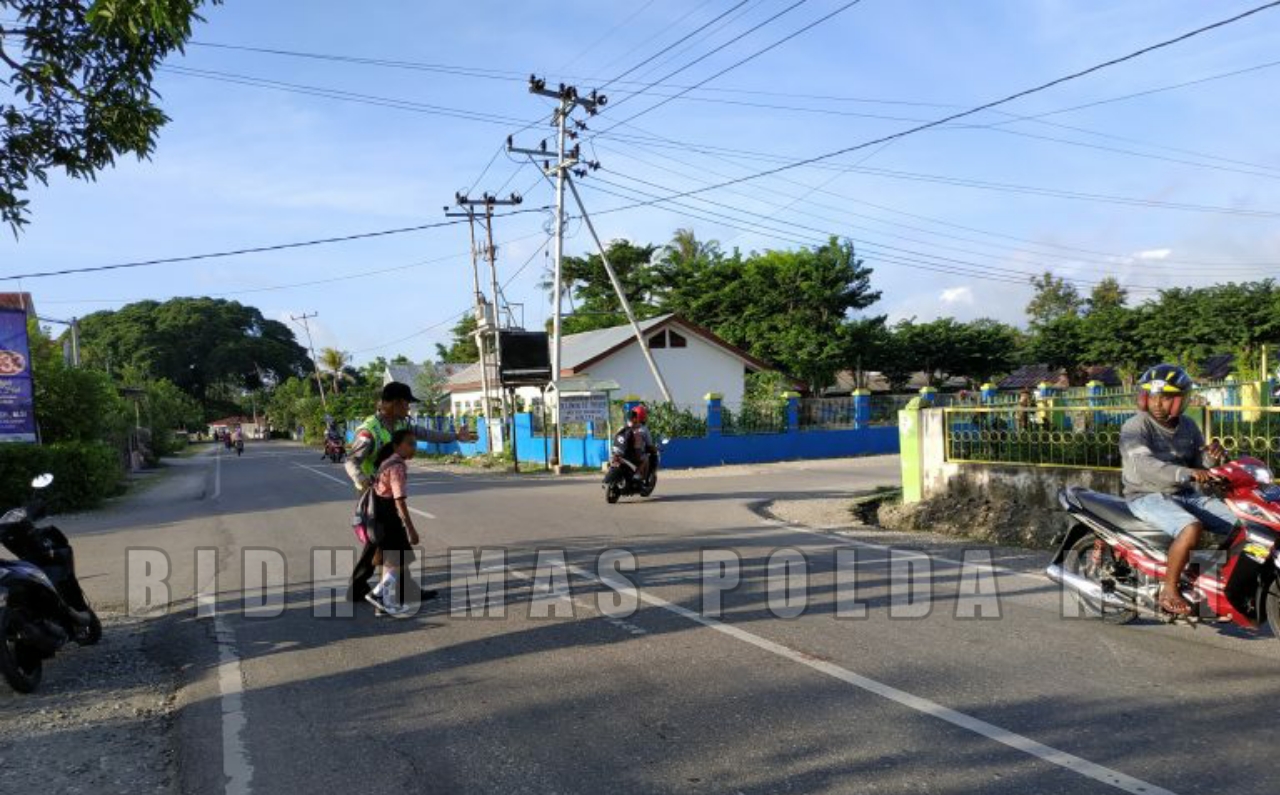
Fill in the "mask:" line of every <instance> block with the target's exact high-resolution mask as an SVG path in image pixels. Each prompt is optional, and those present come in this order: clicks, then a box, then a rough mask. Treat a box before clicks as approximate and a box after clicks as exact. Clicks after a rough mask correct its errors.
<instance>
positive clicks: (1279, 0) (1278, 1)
mask: <svg viewBox="0 0 1280 795" xmlns="http://www.w3.org/2000/svg"><path fill="white" fill-rule="evenodd" d="M1276 6H1280V0H1272V2H1269V3H1265V4H1263V5H1260V6H1257V7H1255V8H1253V9H1250V10H1249V11H1245V12H1243V13H1240V14H1237V15H1235V16H1233V17H1229V18H1227V19H1224V20H1221V21H1219V22H1214V23H1212V24H1209V25H1205V26H1203V27H1200V28H1196V29H1195V30H1192V31H1190V32H1188V33H1184V34H1182V35H1180V36H1176V37H1174V38H1172V39H1166V40H1164V41H1161V42H1158V43H1156V44H1152V45H1150V46H1147V47H1144V48H1142V49H1140V50H1136V51H1134V52H1132V53H1129V54H1127V55H1123V56H1120V57H1118V58H1112V59H1111V60H1108V61H1104V62H1102V63H1100V64H1096V65H1094V66H1090V67H1088V68H1086V69H1081V70H1079V71H1077V72H1073V73H1071V74H1068V75H1065V76H1063V77H1059V78H1056V79H1054V80H1050V81H1049V82H1047V83H1042V84H1040V85H1038V86H1035V87H1033V88H1028V89H1025V90H1023V91H1019V92H1016V93H1014V94H1010V95H1008V96H1006V97H1004V98H1002V99H997V100H994V101H991V102H987V103H985V104H982V105H978V106H977V107H974V108H970V109H969V110H965V111H961V112H959V113H953V114H950V115H948V116H944V117H943V118H940V119H937V120H935V121H932V122H927V123H925V124H920V125H917V126H915V127H911V128H908V129H906V130H900V131H898V132H895V133H891V134H889V135H884V136H880V137H878V138H873V139H870V140H867V141H863V142H862V143H858V144H854V145H852V146H847V147H843V148H841V149H836V150H835V151H832V152H827V153H825V154H821V155H815V156H813V157H807V158H803V159H800V160H795V161H791V162H788V163H784V164H783V165H780V166H777V167H776V168H771V169H766V170H764V171H760V172H757V173H754V174H748V175H745V176H742V177H738V178H735V179H732V180H729V181H727V182H721V183H717V184H714V185H709V186H707V187H703V188H698V189H696V190H692V191H685V192H681V193H676V194H672V195H670V196H666V197H658V198H655V199H653V200H651V201H650V202H648V203H647V204H646V205H642V206H652V205H655V204H658V203H661V202H663V201H670V200H672V199H679V198H684V197H687V196H693V195H696V194H700V193H706V192H708V191H712V190H716V189H718V188H724V187H727V186H729V185H735V184H738V183H741V182H748V181H751V180H756V179H760V178H761V177H767V176H772V175H774V174H778V173H781V172H784V171H790V170H792V169H796V168H800V167H802V166H808V165H812V164H815V163H820V162H822V161H825V160H830V159H831V158H833V157H839V156H840V155H845V154H849V153H851V152H856V151H859V150H861V149H866V148H868V147H871V146H875V145H877V144H881V143H885V142H886V141H894V140H898V139H901V138H905V137H907V136H909V135H913V134H915V133H918V132H922V131H924V130H928V129H932V128H934V127H939V126H942V125H944V124H948V123H950V122H953V121H955V120H957V119H962V118H965V117H968V116H972V115H974V114H977V113H981V112H982V111H985V110H990V109H992V108H995V107H998V106H1000V105H1005V104H1008V103H1009V102H1013V101H1015V100H1017V99H1021V98H1022V97H1026V96H1030V95H1031V94H1036V93H1039V92H1041V91H1045V90H1047V89H1049V88H1052V87H1054V86H1057V85H1061V84H1063V83H1066V82H1069V81H1072V80H1076V79H1079V78H1081V77H1084V76H1086V75H1089V74H1093V73H1094V72H1098V71H1100V70H1103V69H1106V68H1108V67H1111V66H1115V65H1117V64H1121V63H1124V62H1126V61H1130V60H1133V59H1135V58H1139V57H1141V56H1143V55H1146V54H1148V53H1151V52H1154V51H1155V50H1159V49H1162V48H1165V47H1169V46H1172V45H1174V44H1177V43H1179V42H1182V41H1186V40H1187V39H1190V38H1193V37H1195V36H1199V35H1201V34H1203V33H1207V32H1209V31H1212V30H1215V29H1217V28H1221V27H1223V26H1226V25H1229V24H1232V23H1234V22H1238V21H1240V20H1242V19H1245V18H1247V17H1250V16H1253V15H1254V14H1258V13H1260V12H1262V11H1266V10H1269V9H1272V8H1275V7H1276ZM1226 209H1227V208H1216V209H1215V210H1214V211H1221V210H1226ZM1272 215H1278V214H1274V213H1259V214H1258V216H1259V217H1270V216H1272Z"/></svg>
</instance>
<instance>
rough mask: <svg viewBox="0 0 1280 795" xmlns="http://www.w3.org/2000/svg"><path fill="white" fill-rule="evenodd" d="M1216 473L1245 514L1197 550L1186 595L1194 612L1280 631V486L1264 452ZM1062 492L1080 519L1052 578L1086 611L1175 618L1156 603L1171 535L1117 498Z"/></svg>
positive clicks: (1105, 616) (1112, 618) (1121, 620)
mask: <svg viewBox="0 0 1280 795" xmlns="http://www.w3.org/2000/svg"><path fill="white" fill-rule="evenodd" d="M1210 472H1211V473H1212V474H1213V475H1214V476H1215V477H1216V478H1217V483H1218V484H1219V485H1218V486H1217V487H1216V488H1217V490H1218V494H1219V496H1221V497H1222V498H1223V499H1224V500H1225V501H1226V503H1227V505H1228V506H1229V507H1230V508H1231V511H1232V513H1234V514H1235V515H1236V517H1237V519H1239V522H1238V523H1237V524H1236V526H1235V527H1234V528H1233V529H1232V531H1231V533H1230V534H1229V535H1228V536H1227V538H1226V540H1225V541H1224V542H1223V543H1222V545H1221V546H1219V548H1218V549H1217V550H1216V551H1214V552H1212V553H1209V554H1207V555H1206V554H1205V553H1199V552H1197V553H1195V554H1194V555H1193V557H1192V560H1191V562H1190V563H1189V564H1188V565H1187V568H1186V569H1185V570H1184V571H1183V575H1182V583H1181V590H1182V596H1183V598H1185V599H1186V600H1187V601H1188V602H1189V603H1190V604H1192V606H1193V612H1192V615H1191V617H1190V618H1189V620H1190V621H1192V622H1195V621H1197V620H1198V619H1199V618H1200V617H1201V616H1207V617H1212V618H1216V619H1217V620H1219V621H1232V622H1234V623H1236V624H1238V625H1240V626H1242V627H1247V628H1249V629H1257V628H1258V627H1259V626H1260V625H1262V624H1263V623H1266V624H1269V625H1270V627H1271V634H1272V635H1274V636H1275V637H1277V638H1280V579H1277V568H1278V567H1280V560H1277V557H1276V546H1277V540H1280V486H1278V485H1276V484H1275V482H1274V476H1273V475H1272V472H1271V470H1270V469H1268V468H1267V465H1266V464H1265V463H1263V462H1262V461H1259V460H1258V459H1256V458H1248V457H1242V458H1238V459H1236V460H1234V461H1231V462H1229V463H1227V464H1224V465H1222V466H1219V467H1214V468H1213V469H1211V470H1210ZM1058 500H1059V502H1060V503H1061V504H1062V507H1063V508H1064V509H1065V510H1066V511H1067V513H1068V514H1070V516H1071V518H1072V519H1073V520H1075V523H1074V524H1073V526H1072V527H1071V529H1070V530H1069V531H1068V532H1067V534H1066V537H1065V538H1063V540H1062V544H1061V547H1060V548H1059V550H1058V554H1057V555H1056V556H1055V557H1054V559H1053V563H1052V564H1051V565H1050V566H1049V568H1048V569H1047V570H1046V573H1047V574H1048V576H1049V579H1051V580H1053V581H1054V582H1057V583H1061V584H1063V585H1065V586H1066V587H1068V588H1071V589H1072V590H1073V591H1074V592H1075V595H1076V598H1077V600H1078V601H1079V603H1080V605H1081V606H1082V607H1083V609H1084V610H1085V612H1086V614H1089V615H1093V616H1096V617H1098V618H1101V619H1102V620H1103V621H1106V622H1107V623H1110V624H1127V623H1128V622H1130V621H1133V620H1134V619H1135V618H1137V617H1138V616H1139V615H1149V616H1155V617H1158V618H1159V619H1161V620H1163V621H1170V622H1171V621H1173V620H1174V618H1173V617H1172V616H1170V615H1169V614H1168V613H1165V612H1164V611H1162V610H1160V609H1159V607H1158V605H1157V601H1156V600H1157V598H1158V596H1159V593H1160V586H1161V583H1162V582H1163V580H1164V575H1165V568H1166V565H1167V559H1166V556H1167V553H1168V549H1169V544H1170V543H1171V542H1172V541H1173V539H1171V538H1170V537H1169V536H1167V535H1165V534H1164V533H1163V532H1161V531H1160V530H1158V529H1156V528H1154V527H1151V526H1150V525H1148V524H1146V523H1144V522H1142V521H1141V520H1140V519H1138V518H1137V517H1136V516H1134V515H1133V514H1132V513H1130V511H1129V506H1128V503H1126V502H1125V501H1124V500H1122V499H1120V498H1119V497H1113V496H1110V495H1106V494H1099V493H1098V492H1094V491H1089V490H1088V489H1081V488H1069V489H1064V490H1062V491H1061V492H1059V493H1058Z"/></svg>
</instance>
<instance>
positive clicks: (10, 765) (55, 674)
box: [0, 455, 209, 795]
mask: <svg viewBox="0 0 1280 795" xmlns="http://www.w3.org/2000/svg"><path fill="white" fill-rule="evenodd" d="M208 470H209V468H208V462H207V461H202V460H201V456H200V455H197V456H194V457H188V458H179V459H173V460H170V461H167V462H166V466H164V467H162V468H160V469H158V470H154V471H151V472H148V473H146V474H143V475H141V476H137V477H134V478H131V481H133V483H131V488H130V489H129V491H128V493H126V494H125V495H124V496H122V497H119V498H115V499H112V500H109V501H108V502H107V503H106V504H105V505H104V506H103V507H102V508H101V509H100V510H97V511H91V512H85V513H80V514H74V515H73V514H66V515H59V516H54V517H51V518H50V520H49V521H51V522H52V523H53V524H56V525H58V526H60V527H62V528H64V529H66V530H68V531H70V536H71V541H72V544H73V545H75V544H76V538H77V534H78V532H84V531H86V530H93V529H95V528H97V527H99V526H110V525H112V523H118V521H119V517H121V516H122V515H124V516H128V517H130V518H133V517H135V516H142V515H144V514H154V513H157V512H160V511H165V510H170V509H171V508H172V506H174V505H175V504H178V503H190V502H192V501H198V500H201V499H203V498H204V496H205V491H206V490H207V489H208V488H209V485H208V484H209V478H208V477H207V474H208ZM0 554H4V555H8V553H7V552H6V551H0ZM94 608H95V610H96V611H97V613H98V616H99V617H100V618H101V620H102V625H103V635H102V640H101V641H100V642H99V643H98V644H97V645H95V646H88V647H83V648H82V647H79V646H76V645H75V644H68V645H67V646H64V647H63V648H62V649H60V650H59V651H58V653H57V655H56V656H55V657H54V658H53V659H51V660H46V661H45V670H44V681H43V682H41V684H40V686H39V688H38V689H37V690H36V692H35V693H32V694H29V695H21V694H18V693H15V692H14V691H13V690H11V689H10V688H9V686H8V684H7V683H5V682H4V681H3V680H0V770H2V771H4V772H3V779H4V786H3V787H0V789H2V790H3V791H4V792H6V793H7V792H14V793H19V792H57V793H93V794H94V795H98V794H99V793H102V794H104V795H107V794H110V795H115V794H116V793H119V794H120V795H125V793H129V794H130V795H132V794H133V793H176V792H178V776H177V766H176V763H175V759H176V756H175V747H174V745H173V740H172V738H173V733H172V731H171V729H172V724H173V721H174V719H175V716H176V703H177V693H178V687H179V676H178V671H177V670H175V669H174V667H173V666H172V665H171V664H169V663H168V662H166V661H165V659H164V658H163V657H162V655H161V653H160V652H159V650H158V649H157V648H155V647H154V646H153V644H154V643H155V642H157V639H156V638H155V636H154V635H153V634H152V633H153V632H154V631H155V625H156V622H146V621H143V620H141V619H138V618H130V617H129V616H127V615H126V611H125V609H124V606H123V605H117V604H110V603H102V602H99V603H97V604H95V605H94Z"/></svg>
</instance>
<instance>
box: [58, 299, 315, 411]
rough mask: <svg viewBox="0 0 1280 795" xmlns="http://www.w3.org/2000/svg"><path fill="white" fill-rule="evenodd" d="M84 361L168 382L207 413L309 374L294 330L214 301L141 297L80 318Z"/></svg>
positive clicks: (248, 309)
mask: <svg viewBox="0 0 1280 795" xmlns="http://www.w3.org/2000/svg"><path fill="white" fill-rule="evenodd" d="M80 338H81V353H82V359H83V360H84V362H85V363H86V364H87V365H89V366H91V367H94V368H96V369H101V370H105V371H107V372H109V373H113V374H119V373H120V372H122V371H124V370H125V369H126V368H129V367H133V368H136V372H138V373H140V374H141V376H142V377H143V378H144V379H145V380H147V381H155V380H160V379H165V380H168V381H170V382H172V383H173V384H174V385H175V386H177V387H178V388H179V389H181V390H182V391H183V392H186V393H187V394H189V395H191V396H192V397H193V398H195V399H196V400H197V401H199V402H200V403H201V405H203V406H204V408H205V409H206V411H207V412H209V413H217V412H219V411H234V410H236V408H237V406H238V404H239V399H240V397H241V396H242V395H243V393H244V392H245V391H246V390H252V389H257V388H260V387H262V386H264V385H268V384H274V383H279V382H281V381H284V380H286V379H288V378H289V377H290V376H294V375H303V374H305V373H308V372H310V370H311V361H310V359H309V358H308V357H307V352H306V350H305V349H304V348H303V347H302V346H301V345H299V344H298V342H297V340H296V339H294V336H293V332H292V331H291V330H290V329H289V328H288V327H287V326H285V325H284V324H283V323H280V322H279V321H276V320H268V319H266V318H264V317H263V316H262V313H261V312H259V311H258V310H257V309H255V308H253V307H249V306H244V305H242V304H240V303H238V302H235V301H226V300H223V299H215V298H173V299H170V300H168V301H165V302H164V303H158V302H156V301H141V302H139V303H135V304H128V305H126V306H124V307H122V308H120V309H119V310H116V311H105V312H95V313H93V314H91V315H88V316H86V317H85V318H83V319H82V320H81V321H80Z"/></svg>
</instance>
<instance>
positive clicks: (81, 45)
mask: <svg viewBox="0 0 1280 795" xmlns="http://www.w3.org/2000/svg"><path fill="white" fill-rule="evenodd" d="M221 1H222V0H0V70H2V71H0V83H3V84H4V85H6V86H7V87H8V88H9V89H10V90H11V94H12V98H11V99H9V100H8V101H0V118H2V119H3V120H4V125H3V127H2V128H0V129H3V133H0V220H3V221H4V222H5V223H8V224H9V225H10V226H11V227H12V228H13V230H14V231H15V232H16V231H17V230H18V229H19V228H20V227H21V226H22V225H23V224H25V223H27V220H28V215H29V211H28V203H29V200H28V199H25V198H22V195H23V194H24V193H26V192H27V190H28V189H29V187H30V181H31V180H33V179H34V180H36V181H37V182H40V183H46V182H47V181H48V177H49V172H50V171H51V170H55V169H60V170H62V171H63V172H65V173H66V174H68V175H69V176H71V177H74V178H77V179H93V177H94V175H95V174H97V172H99V171H101V170H102V169H104V168H106V167H108V166H110V165H112V164H113V163H114V162H115V159H116V157H117V156H119V155H124V154H133V155H137V156H138V157H139V158H145V157H148V156H150V154H151V152H152V151H153V150H154V148H155V143H156V134H157V132H158V131H159V129H160V128H161V127H163V126H164V124H165V123H166V122H168V120H169V119H168V117H167V116H166V115H165V114H164V112H163V111H162V110H160V108H159V107H158V106H157V105H156V103H155V100H156V94H155V91H154V90H153V89H152V87H151V83H152V80H153V78H154V74H155V69H156V67H157V66H158V65H159V64H160V62H161V61H162V60H163V59H164V58H165V56H166V55H168V54H170V53H171V52H174V51H175V50H177V51H180V50H181V49H182V46H183V44H185V43H186V41H187V39H188V38H190V36H191V24H192V21H194V20H200V19H201V18H200V16H199V15H198V13H197V12H198V10H199V9H200V7H201V6H202V5H206V4H218V3H220V2H221ZM5 93H10V92H5Z"/></svg>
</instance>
